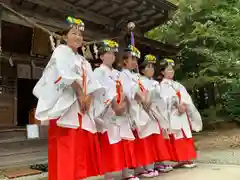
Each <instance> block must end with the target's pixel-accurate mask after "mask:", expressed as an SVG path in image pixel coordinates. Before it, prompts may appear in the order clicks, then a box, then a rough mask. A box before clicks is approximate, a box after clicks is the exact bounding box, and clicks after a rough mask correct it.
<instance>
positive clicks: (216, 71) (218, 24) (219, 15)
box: [147, 0, 240, 116]
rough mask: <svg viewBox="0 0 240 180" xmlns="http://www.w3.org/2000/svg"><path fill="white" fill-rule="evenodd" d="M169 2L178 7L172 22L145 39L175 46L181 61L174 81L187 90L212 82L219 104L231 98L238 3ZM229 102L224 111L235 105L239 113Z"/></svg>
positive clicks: (238, 43) (237, 65) (237, 68)
mask: <svg viewBox="0 0 240 180" xmlns="http://www.w3.org/2000/svg"><path fill="white" fill-rule="evenodd" d="M171 1H172V2H173V3H175V4H177V5H178V7H179V9H178V10H177V12H176V13H175V14H174V15H173V18H172V20H170V21H169V22H168V23H166V24H164V25H162V26H159V27H157V28H155V29H153V30H151V31H150V32H148V33H147V36H148V37H150V38H152V39H155V40H159V41H161V42H165V43H170V44H175V45H176V46H178V47H179V49H180V55H181V57H182V59H181V64H180V68H179V69H178V70H177V72H176V74H177V76H176V78H178V80H180V81H181V82H182V83H183V84H184V85H185V86H186V87H187V88H192V87H203V86H206V85H207V84H210V83H212V82H215V83H216V84H218V85H217V86H218V89H219V91H218V93H219V98H220V100H219V102H220V103H223V101H224V100H225V99H223V94H224V95H225V96H227V97H229V98H230V97H232V96H233V95H232V94H231V93H233V92H230V90H228V88H230V87H231V88H233V85H231V86H229V84H234V83H233V82H235V80H236V78H238V77H239V75H240V1H239V0H221V1H220V0H171ZM231 88H230V89H231ZM235 88H238V87H235ZM221 89H225V90H226V91H227V94H228V95H226V91H224V92H223V91H222V90H221ZM230 99H231V98H230ZM230 99H228V102H229V104H228V105H227V106H226V107H229V108H228V110H227V111H228V112H229V110H230V109H232V107H231V106H234V107H236V106H238V107H236V108H237V109H238V110H236V111H237V112H239V111H240V107H239V105H236V104H235V103H236V102H235V101H233V100H230ZM230 102H231V103H230ZM230 104H231V106H230ZM232 114H233V116H234V114H235V112H232ZM238 115H239V114H238Z"/></svg>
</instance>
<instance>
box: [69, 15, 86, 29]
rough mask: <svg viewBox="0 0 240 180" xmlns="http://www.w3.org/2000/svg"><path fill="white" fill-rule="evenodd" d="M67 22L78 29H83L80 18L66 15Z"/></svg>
mask: <svg viewBox="0 0 240 180" xmlns="http://www.w3.org/2000/svg"><path fill="white" fill-rule="evenodd" d="M67 22H68V23H69V24H70V27H76V28H77V29H79V30H80V31H84V22H83V21H82V20H81V19H76V18H74V17H71V16H68V17H67Z"/></svg>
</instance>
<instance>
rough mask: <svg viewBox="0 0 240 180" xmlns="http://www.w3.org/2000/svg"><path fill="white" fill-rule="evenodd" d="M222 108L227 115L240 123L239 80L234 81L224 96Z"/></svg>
mask: <svg viewBox="0 0 240 180" xmlns="http://www.w3.org/2000/svg"><path fill="white" fill-rule="evenodd" d="M223 98H224V100H225V101H224V102H225V103H224V106H225V109H226V110H227V112H228V114H229V115H230V116H231V117H232V118H233V119H235V120H237V121H239V122H240V79H238V80H234V81H233V82H232V83H231V84H230V88H229V89H228V91H227V92H226V93H225V94H224V96H223Z"/></svg>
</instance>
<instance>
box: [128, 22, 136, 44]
mask: <svg viewBox="0 0 240 180" xmlns="http://www.w3.org/2000/svg"><path fill="white" fill-rule="evenodd" d="M127 27H128V31H130V35H131V45H132V46H134V47H135V39H134V33H133V30H134V28H135V23H134V22H129V23H128V25H127Z"/></svg>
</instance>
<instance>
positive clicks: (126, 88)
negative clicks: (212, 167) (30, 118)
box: [33, 17, 202, 180]
mask: <svg viewBox="0 0 240 180" xmlns="http://www.w3.org/2000/svg"><path fill="white" fill-rule="evenodd" d="M68 22H69V23H70V26H69V28H68V29H67V30H64V31H62V32H61V35H62V37H63V39H62V42H63V43H62V44H61V45H59V46H58V47H57V48H56V49H55V50H54V52H53V54H52V57H51V59H50V61H49V63H48V65H47V66H46V68H45V70H44V72H43V75H42V77H41V79H40V80H39V81H38V83H37V84H36V86H35V88H34V90H33V93H34V95H35V96H36V97H37V98H38V104H37V108H36V114H35V116H36V118H37V119H39V120H41V121H49V136H48V141H49V143H48V149H49V156H48V164H49V165H48V166H49V167H48V170H49V180H66V179H67V180H78V179H84V178H87V177H90V176H98V175H104V177H105V179H113V176H112V173H113V172H117V171H121V172H122V177H123V179H130V180H138V179H139V178H141V177H143V178H151V177H156V176H158V175H159V172H167V171H170V170H172V169H173V166H169V165H165V164H164V161H175V162H177V163H176V167H177V166H184V167H194V166H195V164H194V163H193V161H192V160H194V159H195V158H196V151H195V148H194V141H193V137H192V130H195V131H200V130H201V128H202V123H201V117H200V115H199V113H198V111H197V109H196V108H195V106H194V104H193V102H192V99H191V97H190V95H189V94H188V93H187V91H186V89H185V88H184V87H183V86H182V85H181V84H179V83H177V82H176V81H173V80H172V79H173V76H174V70H173V67H174V62H173V61H172V60H170V59H165V60H164V61H163V63H162V64H161V69H160V72H161V73H162V75H163V76H164V79H163V80H162V82H161V83H158V82H157V81H155V80H153V75H154V69H155V64H156V61H157V59H156V57H155V56H153V55H147V56H145V57H144V61H143V63H142V64H140V66H139V68H138V59H140V58H141V57H140V55H141V54H140V52H139V50H138V49H137V48H136V47H134V46H132V45H129V46H128V47H127V48H126V49H125V51H124V53H123V57H122V60H121V66H122V69H121V71H118V70H116V69H114V68H113V63H114V62H115V56H116V53H118V48H119V47H118V44H117V43H116V42H114V41H111V40H103V41H102V42H101V43H99V45H98V46H99V48H98V56H99V58H100V59H101V60H102V64H101V65H100V67H98V68H96V69H95V70H94V71H93V70H92V68H91V65H90V63H89V62H88V61H87V60H86V59H85V58H84V57H83V56H81V55H80V54H79V53H78V48H80V47H81V46H82V42H83V37H82V31H83V29H84V28H83V27H84V23H83V22H82V21H81V20H79V19H74V18H71V17H69V18H68ZM135 69H138V70H139V72H137V73H134V72H133V70H135Z"/></svg>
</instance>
